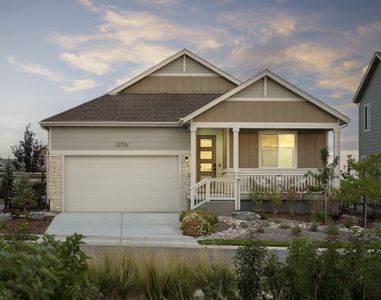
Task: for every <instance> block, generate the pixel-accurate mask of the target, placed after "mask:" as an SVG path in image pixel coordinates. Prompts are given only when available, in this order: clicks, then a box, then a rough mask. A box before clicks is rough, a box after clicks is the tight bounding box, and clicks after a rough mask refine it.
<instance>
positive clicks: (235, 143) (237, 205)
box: [233, 127, 241, 210]
mask: <svg viewBox="0 0 381 300" xmlns="http://www.w3.org/2000/svg"><path fill="white" fill-rule="evenodd" d="M238 164H239V128H238V127H234V128H233V171H234V179H235V191H236V193H235V194H236V197H235V210H240V209H241V200H240V199H241V197H240V191H239V176H238V169H239V166H238Z"/></svg>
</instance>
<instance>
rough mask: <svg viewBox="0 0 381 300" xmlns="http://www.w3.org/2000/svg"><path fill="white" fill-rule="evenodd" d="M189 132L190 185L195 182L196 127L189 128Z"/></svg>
mask: <svg viewBox="0 0 381 300" xmlns="http://www.w3.org/2000/svg"><path fill="white" fill-rule="evenodd" d="M190 132H191V167H190V172H191V176H190V186H191V187H192V186H194V185H195V184H196V172H197V158H196V156H197V128H193V127H191V128H190Z"/></svg>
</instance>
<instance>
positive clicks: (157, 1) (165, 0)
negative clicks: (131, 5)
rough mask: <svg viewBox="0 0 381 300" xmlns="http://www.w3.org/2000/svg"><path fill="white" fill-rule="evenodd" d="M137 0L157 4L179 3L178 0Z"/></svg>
mask: <svg viewBox="0 0 381 300" xmlns="http://www.w3.org/2000/svg"><path fill="white" fill-rule="evenodd" d="M138 1H139V2H143V3H147V4H153V5H159V6H174V5H178V4H179V1H178V0H138Z"/></svg>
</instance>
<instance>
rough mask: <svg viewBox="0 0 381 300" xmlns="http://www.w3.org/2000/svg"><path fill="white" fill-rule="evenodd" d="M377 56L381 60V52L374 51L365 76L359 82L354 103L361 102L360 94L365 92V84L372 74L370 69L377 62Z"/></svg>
mask: <svg viewBox="0 0 381 300" xmlns="http://www.w3.org/2000/svg"><path fill="white" fill-rule="evenodd" d="M376 58H377V59H378V61H380V60H381V55H380V53H379V52H375V53H374V55H373V57H372V59H371V61H370V63H369V65H368V68H367V69H366V72H365V74H364V76H363V77H362V79H361V82H360V84H359V86H358V88H357V91H356V93H355V95H354V96H353V100H352V102H353V103H359V101H360V96H361V94H362V92H363V89H364V88H365V86H364V84H365V82H366V81H367V80H368V77H369V76H370V75H371V74H370V70H371V69H372V67H373V65H374V63H375V61H376Z"/></svg>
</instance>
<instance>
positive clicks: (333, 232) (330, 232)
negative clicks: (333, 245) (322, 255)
mask: <svg viewBox="0 0 381 300" xmlns="http://www.w3.org/2000/svg"><path fill="white" fill-rule="evenodd" d="M339 233H340V232H339V227H337V225H336V224H333V223H332V224H329V225H328V226H327V228H326V229H325V234H326V235H327V238H328V239H337V238H338V236H339Z"/></svg>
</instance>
